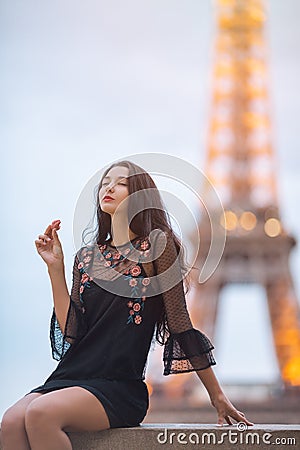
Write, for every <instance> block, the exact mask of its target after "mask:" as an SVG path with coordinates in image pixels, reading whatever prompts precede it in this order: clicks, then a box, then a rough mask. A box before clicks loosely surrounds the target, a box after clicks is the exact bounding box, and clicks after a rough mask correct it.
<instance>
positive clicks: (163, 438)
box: [70, 423, 300, 450]
mask: <svg viewBox="0 0 300 450" xmlns="http://www.w3.org/2000/svg"><path fill="white" fill-rule="evenodd" d="M225 433H226V434H225ZM222 436H223V442H222ZM70 438H71V440H72V444H73V450H98V449H105V450H125V449H128V450H153V449H169V450H172V449H173V450H174V449H195V448H198V449H199V448H201V449H205V450H216V449H217V448H220V449H223V450H228V449H235V450H245V449H249V450H250V449H251V450H270V444H271V445H272V444H273V443H274V444H273V445H276V439H281V441H277V442H278V444H277V448H278V449H281V448H293V449H298V448H299V447H300V424H299V425H282V424H274V425H273V424H272V425H269V424H256V425H254V426H252V427H249V428H248V429H247V430H245V431H243V432H242V431H239V430H238V429H237V426H236V425H230V426H229V425H227V426H223V427H218V426H216V425H215V424H213V425H212V424H197V423H195V424H192V423H190V424H172V423H165V424H158V423H153V424H151V423H145V424H142V425H141V426H140V427H136V428H115V429H112V430H105V431H100V432H97V433H86V434H84V433H70ZM288 439H293V443H291V441H290V443H288V442H289V441H288ZM159 440H160V442H159ZM234 442H236V443H234Z"/></svg>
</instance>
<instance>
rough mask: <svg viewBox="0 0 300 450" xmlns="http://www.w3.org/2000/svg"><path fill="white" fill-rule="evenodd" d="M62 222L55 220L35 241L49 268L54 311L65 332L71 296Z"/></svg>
mask: <svg viewBox="0 0 300 450" xmlns="http://www.w3.org/2000/svg"><path fill="white" fill-rule="evenodd" d="M59 228H60V221H59V220H55V221H53V222H52V224H51V225H48V227H47V228H46V230H45V233H44V234H40V235H39V238H38V239H37V240H36V241H35V245H36V249H37V251H38V253H39V255H40V256H41V257H42V259H43V260H44V261H45V263H46V264H47V267H48V273H49V276H50V281H51V287H52V293H53V303H54V309H55V313H56V317H57V321H58V323H59V326H60V328H61V330H62V332H64V330H65V326H66V320H67V314H68V309H69V305H70V296H69V292H68V288H67V283H66V278H65V266H64V254H63V250H62V245H61V242H60V240H59V238H58V235H57V230H59Z"/></svg>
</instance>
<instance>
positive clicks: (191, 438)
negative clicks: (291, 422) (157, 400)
mask: <svg viewBox="0 0 300 450" xmlns="http://www.w3.org/2000/svg"><path fill="white" fill-rule="evenodd" d="M235 425H236V430H235V429H234V428H233V429H229V430H227V431H221V430H219V431H218V432H214V431H209V432H207V431H205V430H203V432H199V431H198V432H196V431H189V432H183V431H173V430H169V429H167V428H165V429H164V431H161V432H159V433H158V434H157V436H156V439H157V442H158V443H159V444H162V445H164V444H171V445H174V446H175V448H177V446H178V444H181V445H187V444H192V445H203V446H206V445H210V444H211V445H225V446H228V445H244V446H246V445H249V446H250V448H253V447H252V446H253V445H261V444H265V445H279V446H280V445H285V446H286V445H293V446H296V445H297V442H296V438H293V437H285V436H282V437H278V436H277V437H273V435H272V433H261V432H260V433H259V432H258V431H247V430H248V426H247V424H246V423H244V422H238V423H237V424H235ZM232 426H233V427H234V425H232ZM225 448H228V447H225ZM243 448H246V447H243Z"/></svg>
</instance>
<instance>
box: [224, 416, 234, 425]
mask: <svg viewBox="0 0 300 450" xmlns="http://www.w3.org/2000/svg"><path fill="white" fill-rule="evenodd" d="M225 419H226V422H227V423H228V425H232V422H231V420H230V418H229V416H225Z"/></svg>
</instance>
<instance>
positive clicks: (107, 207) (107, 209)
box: [100, 203, 116, 214]
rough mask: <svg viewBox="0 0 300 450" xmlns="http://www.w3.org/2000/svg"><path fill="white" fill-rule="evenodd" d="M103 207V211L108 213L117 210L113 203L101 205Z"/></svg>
mask: <svg viewBox="0 0 300 450" xmlns="http://www.w3.org/2000/svg"><path fill="white" fill-rule="evenodd" d="M100 206H101V209H102V211H103V212H105V213H108V214H113V213H114V212H115V209H116V208H115V207H114V206H113V205H108V204H106V203H105V204H104V205H100Z"/></svg>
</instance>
